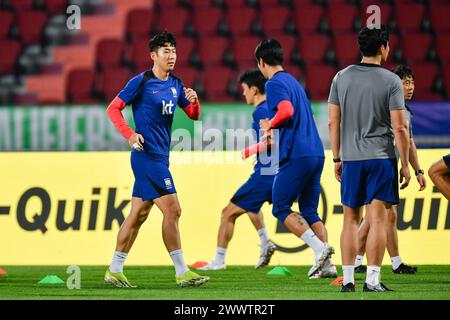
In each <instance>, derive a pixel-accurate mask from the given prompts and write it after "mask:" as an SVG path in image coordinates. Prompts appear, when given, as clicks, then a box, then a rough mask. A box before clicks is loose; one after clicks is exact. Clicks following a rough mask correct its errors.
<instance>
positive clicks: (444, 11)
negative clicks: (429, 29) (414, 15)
mask: <svg viewBox="0 0 450 320" xmlns="http://www.w3.org/2000/svg"><path fill="white" fill-rule="evenodd" d="M430 4H431V10H430V18H431V24H432V26H433V29H434V30H435V31H437V32H439V31H450V19H449V18H448V17H449V16H450V3H433V1H431V2H430Z"/></svg>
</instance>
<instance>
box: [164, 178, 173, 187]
mask: <svg viewBox="0 0 450 320" xmlns="http://www.w3.org/2000/svg"><path fill="white" fill-rule="evenodd" d="M164 182H165V183H166V189H172V182H171V181H170V179H169V178H166V179H164Z"/></svg>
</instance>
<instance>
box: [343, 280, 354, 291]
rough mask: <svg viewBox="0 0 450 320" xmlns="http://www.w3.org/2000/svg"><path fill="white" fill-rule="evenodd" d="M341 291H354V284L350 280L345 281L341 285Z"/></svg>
mask: <svg viewBox="0 0 450 320" xmlns="http://www.w3.org/2000/svg"><path fill="white" fill-rule="evenodd" d="M341 292H355V285H354V284H353V283H351V282H349V283H347V284H346V285H345V286H344V285H342V287H341Z"/></svg>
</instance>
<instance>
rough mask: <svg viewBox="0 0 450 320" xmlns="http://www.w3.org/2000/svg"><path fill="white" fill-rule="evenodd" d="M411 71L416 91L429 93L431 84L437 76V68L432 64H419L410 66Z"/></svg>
mask: <svg viewBox="0 0 450 320" xmlns="http://www.w3.org/2000/svg"><path fill="white" fill-rule="evenodd" d="M411 69H412V71H413V73H414V76H415V79H414V83H415V87H416V90H417V91H421V90H422V91H429V92H431V89H432V87H433V82H434V80H435V78H436V76H437V74H438V67H437V66H436V65H435V64H433V63H420V64H414V65H411Z"/></svg>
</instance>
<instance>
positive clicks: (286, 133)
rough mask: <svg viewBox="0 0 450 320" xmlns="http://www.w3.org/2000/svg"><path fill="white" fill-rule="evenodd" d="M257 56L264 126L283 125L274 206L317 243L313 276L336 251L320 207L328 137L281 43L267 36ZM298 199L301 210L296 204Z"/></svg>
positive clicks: (287, 222)
mask: <svg viewBox="0 0 450 320" xmlns="http://www.w3.org/2000/svg"><path fill="white" fill-rule="evenodd" d="M255 57H256V61H257V63H258V68H259V70H260V71H261V72H262V74H263V75H264V77H265V78H267V79H268V81H267V83H266V97H267V104H268V107H269V117H270V118H271V119H270V120H269V119H264V120H261V121H260V127H261V129H262V130H263V131H265V132H267V133H269V132H272V131H273V129H278V130H279V137H278V138H276V139H275V140H278V141H274V142H273V143H275V144H276V145H277V147H278V148H277V149H278V152H279V170H278V173H277V174H276V176H275V179H274V183H273V187H272V202H273V211H272V212H273V215H274V216H275V217H276V218H277V219H278V220H279V221H281V222H282V223H284V224H285V226H286V227H287V228H288V229H289V230H290V231H291V232H292V233H293V234H295V235H296V236H297V237H300V238H301V239H302V240H303V241H305V242H306V243H307V244H308V245H309V246H310V247H311V248H312V249H313V251H314V256H315V259H314V264H313V266H312V267H311V269H310V270H309V272H308V276H309V277H313V276H314V275H315V274H316V273H318V272H322V270H323V268H324V266H325V265H326V264H329V266H330V267H331V266H332V264H331V261H330V257H331V255H332V254H333V253H334V248H333V247H331V246H330V245H329V244H328V243H327V242H326V241H327V231H326V229H325V225H324V224H323V222H322V221H321V220H320V217H319V215H318V213H317V207H318V204H319V196H320V177H321V175H322V170H323V165H324V160H325V155H324V150H323V145H322V141H321V140H320V137H319V133H318V131H317V128H316V125H315V122H314V118H313V113H312V109H311V106H310V103H309V100H308V98H307V96H306V93H305V90H304V89H303V87H302V86H301V85H300V84H299V83H298V81H297V80H296V79H295V78H294V77H293V76H291V75H290V74H289V73H287V72H285V71H284V70H283V67H282V63H283V49H282V48H281V45H280V43H279V42H278V41H276V40H274V39H266V40H263V41H262V42H261V43H260V44H259V45H258V46H257V47H256V50H255ZM273 137H275V134H273ZM295 200H298V203H299V209H300V213H299V212H295V211H294V210H292V208H291V206H292V203H293V202H294V201H295ZM313 230H314V231H313ZM321 239H322V240H321ZM332 267H334V266H332Z"/></svg>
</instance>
